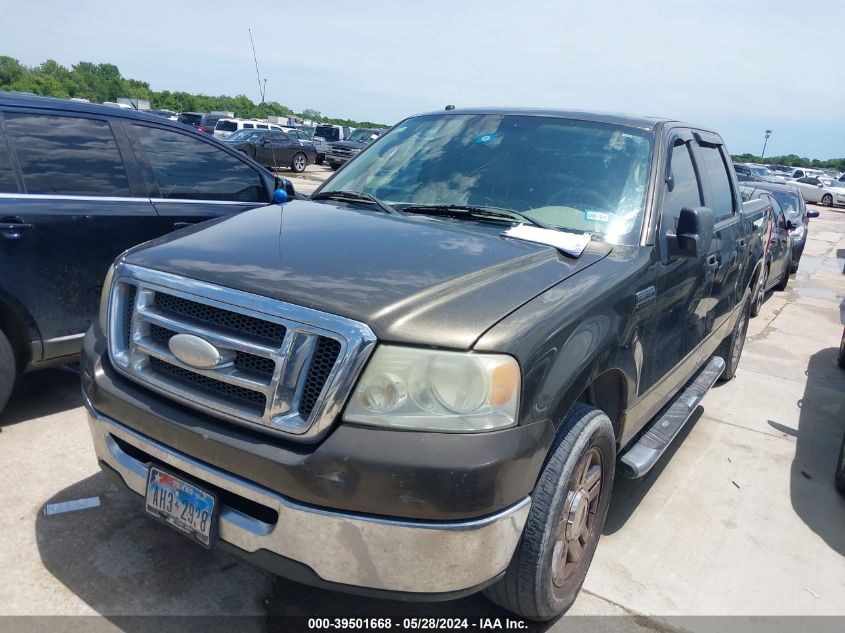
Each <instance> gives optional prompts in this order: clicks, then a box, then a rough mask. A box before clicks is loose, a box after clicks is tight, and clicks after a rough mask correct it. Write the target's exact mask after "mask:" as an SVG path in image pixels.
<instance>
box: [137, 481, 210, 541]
mask: <svg viewBox="0 0 845 633" xmlns="http://www.w3.org/2000/svg"><path fill="white" fill-rule="evenodd" d="M144 505H145V508H144V509H145V510H146V511H147V513H148V514H151V515H152V516H154V517H155V518H157V519H158V520H160V521H164V522H165V523H167V524H168V525H170V526H171V527H173V528H175V529H176V530H177V531H179V532H181V533H182V534H184V535H186V536H187V537H188V538H190V539H191V540H192V541H195V542H197V543H199V544H200V545H202V546H203V547H211V539H212V535H213V530H212V528H213V526H214V525H215V523H216V518H217V517H216V516H215V510H216V508H217V497H216V495H215V494H214V493H213V492H208V491H207V490H203V489H202V488H199V487H197V486H195V485H194V484H192V483H190V482H188V481H185V480H184V479H182V478H181V477H177V476H176V475H171V474H170V473H168V472H166V471H163V470H161V469H160V468H158V467H156V466H152V467H150V470H149V473H148V475H147V495H146V503H145V504H144Z"/></svg>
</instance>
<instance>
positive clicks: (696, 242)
mask: <svg viewBox="0 0 845 633" xmlns="http://www.w3.org/2000/svg"><path fill="white" fill-rule="evenodd" d="M713 225H714V218H713V211H712V210H711V209H708V208H707V207H684V208H683V209H681V214H680V215H679V216H678V226H677V228H676V229H675V231H674V232H672V230H671V229H670V230H669V231H668V232H667V234H666V238H667V240H666V243H667V244H668V246H669V253H668V254H669V256H670V257H674V258H678V257H683V258H697V257H700V256H701V255H703V254H704V253H706V252H707V251H709V250H710V242H711V241H712V240H713Z"/></svg>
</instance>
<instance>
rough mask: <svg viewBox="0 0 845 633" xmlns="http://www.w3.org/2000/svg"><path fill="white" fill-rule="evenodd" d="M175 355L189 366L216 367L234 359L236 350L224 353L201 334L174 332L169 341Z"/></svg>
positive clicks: (168, 344) (199, 367)
mask: <svg viewBox="0 0 845 633" xmlns="http://www.w3.org/2000/svg"><path fill="white" fill-rule="evenodd" d="M167 347H168V348H170V351H171V352H172V353H173V355H174V356H175V357H176V358H178V359H179V360H180V361H182V362H183V363H185V364H186V365H188V366H189V367H196V368H197V369H214V368H215V367H220V366H221V365H225V364H226V363H228V362H231V361H232V360H234V352H229V353H224V352H221V351H220V350H219V349H217V348H216V347H215V346H214V345H212V344H211V343H209V342H208V341H206V340H205V339H203V338H200V337H199V336H194V335H193V334H174V335H173V336H171V337H170V340H169V341H168V342H167Z"/></svg>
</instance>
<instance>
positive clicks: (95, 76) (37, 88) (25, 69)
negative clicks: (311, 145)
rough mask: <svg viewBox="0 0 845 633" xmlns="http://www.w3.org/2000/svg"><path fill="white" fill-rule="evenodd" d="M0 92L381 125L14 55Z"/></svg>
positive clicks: (0, 79)
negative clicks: (154, 86) (28, 63)
mask: <svg viewBox="0 0 845 633" xmlns="http://www.w3.org/2000/svg"><path fill="white" fill-rule="evenodd" d="M0 90H14V91H18V92H31V93H34V94H37V95H43V96H48V97H60V98H65V99H67V98H77V99H87V100H88V101H91V102H93V103H103V102H105V101H116V100H117V99H118V98H119V97H128V98H131V99H146V100H147V101H149V102H150V107H151V108H154V109H161V110H173V111H174V112H210V111H212V110H224V111H226V112H234V113H235V115H236V116H238V117H243V118H259V119H264V118H267V117H268V116H299V117H301V118H303V119H309V120H312V121H320V122H322V123H333V124H336V125H348V126H350V127H386V126H384V125H380V124H378V123H373V122H372V121H353V120H352V119H339V118H333V117H327V116H323V115H322V114H320V112H319V111H317V110H314V109H310V108H309V109H306V110H304V111H303V112H300V113H296V112H294V111H293V110H292V109H291V108H289V107H288V106H286V105H283V104H281V103H278V102H276V101H267V102H265V103H255V102H254V101H252V100H251V99H250V98H249V97H247V96H245V95H237V96H235V97H230V96H228V95H220V96H217V97H213V96H209V95H202V94H191V93H189V92H182V91H174V92H171V91H170V90H153V89H152V88H150V84H149V83H148V82H146V81H139V80H137V79H128V78H126V77H123V76H122V75H121V74H120V70H119V69H118V67H117V66H115V65H114V64H93V63H91V62H79V63H78V64H73V65H72V66H71V67H70V68H67V67H65V66H62V65H61V64H59V63H58V62H56V61H55V60H52V59H48V60H47V61H45V62H43V63H42V64H40V65H38V66H25V65H24V64H21V63H20V61H18V60H17V59H15V58H14V57H9V56H5V55H0Z"/></svg>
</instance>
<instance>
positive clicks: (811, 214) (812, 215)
mask: <svg viewBox="0 0 845 633" xmlns="http://www.w3.org/2000/svg"><path fill="white" fill-rule="evenodd" d="M807 217H808V218H817V217H819V212H818V211H810V210H809V209H807Z"/></svg>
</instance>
